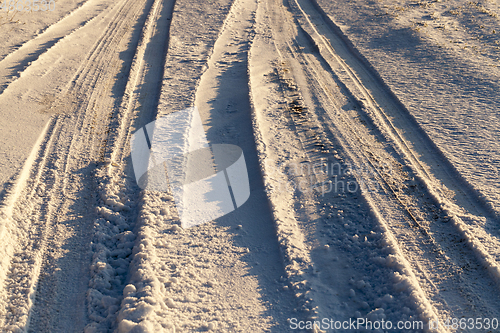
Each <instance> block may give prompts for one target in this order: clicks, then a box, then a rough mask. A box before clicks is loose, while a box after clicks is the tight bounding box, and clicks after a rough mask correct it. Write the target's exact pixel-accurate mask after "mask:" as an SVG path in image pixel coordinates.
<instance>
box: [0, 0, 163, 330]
mask: <svg viewBox="0 0 500 333" xmlns="http://www.w3.org/2000/svg"><path fill="white" fill-rule="evenodd" d="M152 4H153V1H148V2H146V3H144V4H141V3H132V4H131V3H129V2H128V1H125V0H124V1H121V2H119V3H117V4H116V5H115V6H114V7H113V10H112V11H111V15H112V18H111V20H110V21H109V23H108V26H107V29H106V30H105V31H104V33H103V35H102V36H101V38H100V39H99V40H98V41H97V42H96V43H95V46H94V48H93V50H92V52H91V53H90V54H89V56H88V57H87V58H86V59H85V61H84V62H83V65H82V66H81V68H80V70H79V73H78V74H77V75H76V76H75V79H74V81H73V82H72V84H71V86H70V87H68V91H67V93H68V94H72V95H75V96H77V97H78V101H79V102H78V103H74V104H68V103H67V101H66V100H65V96H64V94H63V97H61V98H60V99H59V100H57V101H56V103H54V105H55V106H56V107H66V108H68V109H69V110H68V111H67V114H66V115H62V116H57V117H54V120H53V122H52V124H53V125H50V129H51V131H50V133H48V135H50V136H49V139H48V143H47V144H45V145H44V147H43V150H40V151H41V152H42V153H43V155H42V156H41V157H39V158H38V159H39V160H41V162H39V163H37V164H35V165H33V166H32V168H31V173H32V174H38V178H35V179H36V180H35V181H34V183H31V184H30V185H31V186H32V187H31V188H29V189H28V190H27V192H28V193H31V194H30V195H28V196H26V197H27V198H28V200H26V201H21V202H11V205H12V206H14V205H15V207H16V208H15V209H13V210H14V214H13V215H14V219H17V220H23V219H24V222H25V223H26V222H28V223H26V224H25V227H24V228H22V227H20V228H19V230H16V231H19V235H18V236H19V238H20V239H21V242H20V244H17V245H16V246H15V247H14V248H15V251H16V253H15V254H14V255H13V258H14V259H13V263H12V265H11V268H10V272H9V280H7V281H6V283H7V284H6V285H5V289H6V291H7V292H8V294H7V295H6V302H7V304H8V303H9V300H10V301H13V300H15V302H13V303H11V304H9V305H8V306H5V309H6V313H4V314H5V318H6V322H5V323H4V325H3V326H4V330H6V331H16V330H22V331H27V330H28V325H29V330H30V331H36V332H41V331H50V332H56V331H63V332H66V331H68V328H71V330H73V329H75V330H80V331H82V330H83V328H84V326H85V325H86V324H87V321H88V319H87V314H86V313H87V311H86V310H85V308H86V299H85V298H86V294H85V291H86V290H87V289H88V284H89V279H90V278H91V276H89V273H88V265H89V264H90V260H89V256H92V252H91V251H89V248H90V242H91V240H92V237H95V236H93V234H94V233H96V232H97V233H99V230H93V224H94V223H93V222H91V221H93V220H95V213H94V212H93V210H94V209H93V208H92V207H95V206H96V203H97V202H99V201H101V202H102V200H103V199H104V200H105V199H106V198H105V197H104V195H103V198H97V197H95V193H96V192H99V186H101V185H102V184H99V185H98V181H99V180H103V179H101V178H99V176H98V173H97V176H96V175H95V168H96V165H95V162H97V161H98V160H100V159H102V157H103V153H104V146H103V142H105V137H106V133H108V132H109V126H113V123H112V121H111V120H112V119H111V118H112V117H113V116H118V114H117V112H115V113H112V112H111V111H110V110H113V105H114V104H115V105H116V104H118V105H120V100H121V98H122V97H121V96H123V89H124V88H125V84H124V82H123V83H122V81H123V80H122V81H120V80H116V75H117V74H119V73H120V72H121V73H122V74H125V75H126V76H128V72H129V69H128V66H129V63H130V62H131V61H132V55H133V54H132V55H129V57H130V60H129V61H130V62H129V63H127V56H126V54H127V53H128V54H130V51H131V50H132V51H134V50H135V49H136V48H137V43H138V41H139V34H140V29H141V27H142V25H143V24H144V21H145V18H146V14H147V13H148V12H149V8H150V7H151V5H152ZM136 22H138V24H136ZM141 22H142V23H141ZM132 24H136V25H135V27H134V29H130V26H131V25H132ZM147 37H148V36H146V38H147ZM127 43H130V44H127ZM143 43H144V41H143ZM127 49H128V51H127V53H123V54H122V57H123V59H120V57H119V54H118V52H119V51H120V50H127ZM113 84H114V86H113ZM120 89H122V92H120ZM122 113H123V111H122ZM104 180H106V179H104ZM20 181H21V180H20ZM104 185H106V184H104ZM113 186H115V184H113ZM124 192H127V191H124ZM128 192H130V191H128ZM21 193H22V194H26V191H24V192H21ZM101 193H103V192H102V191H101ZM37 194H38V195H39V196H40V198H38V199H36V200H29V198H33V197H36V195H37ZM103 194H104V193H103ZM126 194H129V193H126ZM20 195H21V194H19V196H20ZM131 196H132V198H133V196H134V195H133V193H132V195H131ZM124 197H125V193H123V195H122V198H121V199H123V198H124ZM14 201H15V199H14ZM105 201H106V200H105ZM129 201H131V200H129ZM125 202H126V201H125ZM107 204H108V205H109V206H110V207H111V208H114V209H117V207H116V205H113V202H112V203H111V204H110V202H109V200H107ZM89 208H90V209H89ZM124 208H126V207H125V205H124V204H121V206H120V207H118V209H117V210H123V209H124ZM16 210H17V211H16ZM19 210H20V211H19ZM61 213H62V214H61ZM125 215H127V214H125ZM128 215H130V214H128ZM125 218H130V221H127V223H128V229H131V226H132V225H133V224H130V223H132V222H133V220H134V217H133V214H132V216H126V217H125ZM108 224H109V222H108ZM23 232H24V234H23ZM128 232H130V231H128ZM18 258H22V259H23V260H19V259H18ZM118 288H120V286H119V285H118ZM75 289H76V292H75ZM118 294H121V291H120V290H118ZM87 296H88V295H87ZM68 304H71V306H68ZM101 304H102V302H101ZM110 305H112V304H110ZM89 306H90V308H89V316H90V317H91V315H92V314H93V313H94V312H95V309H94V308H93V307H94V306H95V305H93V304H92V303H90V304H89ZM99 311H100V310H99ZM78 327H79V328H80V329H78Z"/></svg>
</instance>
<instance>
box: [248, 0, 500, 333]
mask: <svg viewBox="0 0 500 333" xmlns="http://www.w3.org/2000/svg"><path fill="white" fill-rule="evenodd" d="M267 6H268V7H273V4H272V3H267ZM275 8H276V7H275ZM289 9H290V11H291V13H292V14H293V18H292V17H291V16H289V15H287V14H286V13H285V14H284V15H283V16H281V17H274V18H273V19H274V21H279V22H282V21H288V28H281V27H280V26H274V27H273V30H274V33H273V32H268V33H267V34H273V37H274V40H275V41H274V43H275V44H276V48H277V50H278V53H279V57H277V61H279V63H278V65H276V64H275V68H277V72H276V75H277V76H278V78H279V80H280V81H281V82H282V83H281V86H282V87H284V88H282V90H283V91H284V92H283V94H284V95H285V98H286V100H287V104H286V105H285V106H282V105H279V104H278V103H279V102H276V103H277V104H278V107H280V108H282V109H283V111H282V112H283V113H284V114H289V120H291V123H288V125H284V124H280V125H281V126H283V127H285V128H287V127H289V128H292V129H293V132H294V133H296V135H297V137H298V138H299V142H300V146H301V147H302V148H301V150H302V151H303V152H305V153H306V156H307V157H306V158H305V159H304V158H303V157H302V158H300V157H299V158H298V162H301V163H302V164H303V165H304V166H307V165H309V166H311V164H312V166H313V167H314V164H315V163H316V165H318V168H321V166H323V165H325V164H329V165H331V164H332V163H333V164H335V163H337V162H336V161H339V158H338V157H334V156H337V151H339V153H338V155H341V156H343V158H345V159H346V160H347V161H348V162H350V163H352V165H353V167H354V176H355V181H356V183H357V184H359V186H360V187H361V193H362V194H363V197H364V198H365V200H366V204H367V205H368V207H365V209H367V211H371V213H367V214H368V216H371V218H376V221H378V222H377V223H376V224H375V225H374V226H371V227H370V225H369V223H366V222H362V221H363V219H364V217H363V216H362V215H361V216H354V218H355V219H357V220H358V222H359V223H360V226H358V228H360V229H364V228H367V229H368V230H374V231H379V232H381V235H382V236H381V237H380V236H379V237H378V239H380V240H383V241H378V242H377V241H375V242H373V244H377V243H378V244H379V245H381V246H383V247H384V246H385V247H386V249H385V250H383V251H381V253H382V255H381V256H378V255H377V256H374V257H373V258H372V259H369V260H368V262H374V263H376V264H377V263H378V264H379V265H382V266H386V267H393V268H395V269H396V270H395V271H394V273H393V274H394V277H393V278H390V279H389V281H391V280H392V281H394V284H393V286H392V288H391V289H392V296H394V297H398V298H399V299H401V301H403V302H404V299H405V298H406V296H404V295H408V296H409V297H410V299H412V300H411V301H410V302H409V303H406V304H413V307H414V310H416V312H417V313H418V314H419V317H420V318H421V320H423V321H424V322H425V323H426V325H427V323H428V321H429V320H431V319H433V318H436V317H437V318H439V319H440V320H444V319H446V318H451V317H460V316H465V317H474V316H478V315H479V316H482V315H484V313H488V315H489V316H493V317H495V316H497V308H498V304H499V298H498V297H497V296H495V295H497V294H498V287H495V285H494V284H492V282H493V281H494V282H497V284H498V281H499V280H498V273H497V272H498V268H497V267H498V266H497V263H496V261H497V258H498V251H497V245H496V244H497V239H498V238H497V235H496V230H493V225H494V223H495V222H494V221H495V217H494V216H492V214H491V210H490V209H488V207H487V206H486V205H485V204H484V201H482V199H481V198H479V197H478V196H477V195H475V194H471V193H468V194H464V191H462V190H460V189H459V187H460V186H463V187H462V188H469V187H467V184H465V183H464V181H463V179H461V177H460V176H458V175H457V173H456V172H455V171H454V169H453V168H452V167H451V165H450V163H449V162H447V161H446V160H445V159H444V157H443V156H442V154H441V153H440V152H439V151H438V150H437V148H436V147H435V146H434V144H433V143H432V142H431V141H430V140H429V139H428V138H427V137H426V136H425V133H423V131H422V130H421V129H420V128H419V126H418V124H416V122H415V121H414V120H412V119H411V118H410V117H409V115H408V113H407V111H406V110H405V109H404V107H403V106H402V105H401V104H400V103H399V102H398V101H397V99H395V97H394V96H393V94H392V93H391V92H390V91H389V90H388V89H387V88H386V87H385V85H383V84H382V83H381V82H380V79H379V78H378V76H377V75H376V74H375V73H374V72H373V70H372V68H371V67H370V66H369V64H367V63H366V62H364V61H362V60H360V56H359V54H358V53H357V52H356V51H355V50H354V49H353V48H352V46H350V44H348V42H346V41H345V37H344V36H342V35H339V31H340V30H339V29H338V28H337V27H335V26H334V25H333V23H332V22H325V21H327V20H329V19H328V17H326V15H324V13H322V11H320V10H318V7H317V5H316V4H315V3H313V2H308V1H306V0H304V1H300V0H298V1H290V2H289ZM287 17H290V18H289V19H287ZM287 29H288V30H287ZM294 29H296V31H297V32H296V34H293V33H291V35H290V36H287V34H286V33H285V32H286V31H294ZM287 40H289V42H288V43H286V42H284V41H287ZM256 49H257V48H256ZM258 54H259V56H258V57H259V59H260V56H262V54H263V53H262V52H260V53H258ZM290 73H292V74H290ZM259 75H262V74H259ZM272 75H273V72H272V71H271V72H268V73H264V76H272ZM259 81H260V82H259ZM264 84H266V80H263V81H262V80H261V79H256V83H255V84H254V85H253V86H254V87H255V88H254V89H256V90H257V91H258V90H259V89H260V88H258V87H259V85H264ZM267 86H268V87H269V86H271V85H270V84H269V82H268V83H267ZM254 98H255V99H257V100H259V98H258V94H255V95H254ZM260 103H262V104H263V105H264V106H260V105H257V107H258V108H262V109H263V111H262V110H261V112H263V113H264V114H267V113H271V112H270V111H269V107H270V104H269V102H265V103H263V102H262V100H260ZM266 105H267V106H266ZM271 105H272V104H271ZM257 117H258V116H257ZM274 117H276V115H274ZM265 118H266V117H265V116H261V121H262V122H263V123H264V125H263V124H262V123H261V124H258V127H261V129H260V132H261V133H263V134H261V135H262V140H263V141H264V142H265V143H264V144H263V146H262V147H261V150H262V151H263V152H264V155H265V157H263V159H264V160H265V159H266V158H267V159H268V158H269V155H271V156H272V155H273V154H276V155H275V158H276V159H277V160H279V159H280V158H281V162H279V163H278V166H279V164H280V163H281V164H283V156H281V157H280V154H279V153H276V152H275V153H272V151H273V149H271V148H269V146H272V145H273V141H272V140H274V139H273V138H272V135H270V134H269V133H267V132H271V133H272V132H273V129H272V128H267V127H266V125H265V121H264V119H265ZM268 121H269V120H268ZM256 122H257V123H259V121H258V120H257V121H256ZM290 124H291V125H290ZM280 125H278V128H280ZM290 126H291V127H290ZM262 128H263V129H262ZM402 131H405V132H404V134H403V132H402ZM266 133H267V134H266ZM282 136H284V135H283V134H280V137H282ZM266 141H268V142H266ZM409 142H410V143H411V144H410V143H409ZM274 144H278V143H277V142H275V143H274ZM288 146H292V144H288ZM340 151H341V152H342V153H340ZM415 151H416V152H415ZM332 152H333V153H332ZM332 155H333V156H332ZM299 156H300V154H299ZM417 156H419V157H418V158H417ZM422 159H423V160H424V161H429V160H434V161H433V163H432V164H431V168H429V167H427V166H426V165H425V164H424V162H422ZM340 161H342V159H340ZM436 161H438V162H436ZM272 163H273V162H271V164H272ZM344 163H346V162H344ZM436 164H437V165H438V167H436ZM278 166H276V165H275V166H274V167H273V168H274V169H278V168H279V167H278ZM264 169H266V168H264ZM271 169H272V168H271ZM271 169H269V168H267V172H270V170H271ZM282 169H283V168H282ZM284 172H286V173H288V175H290V174H291V173H290V170H288V171H287V170H286V169H285V170H284ZM270 173H272V172H270ZM292 174H293V172H292ZM313 176H314V177H313V179H312V183H311V185H314V184H315V182H318V181H320V179H318V175H317V174H316V173H314V174H313ZM323 176H326V175H325V174H323ZM328 176H332V177H333V179H330V180H328V179H327V178H328V177H326V179H327V183H326V186H331V185H328V182H330V184H331V183H332V182H334V185H335V186H337V184H338V181H339V179H341V178H340V177H339V176H340V175H332V174H329V175H328ZM276 178H277V176H276V175H275V174H274V175H270V176H268V182H269V185H268V186H269V189H270V191H271V192H274V194H271V199H272V201H273V203H275V204H276V205H278V206H288V207H289V206H290V205H293V202H294V201H295V203H296V205H298V202H299V200H300V202H304V201H305V202H307V200H304V199H299V198H301V197H305V198H307V195H304V194H299V195H297V196H296V198H295V199H294V198H290V197H288V199H287V198H286V195H284V194H280V193H276V192H278V191H279V190H277V189H276V187H277V186H278V185H279V183H280V181H279V180H276ZM292 178H293V177H292ZM324 179H325V178H324ZM281 181H285V182H286V181H288V182H290V179H289V180H286V179H285V180H283V179H282V180H281ZM292 181H294V182H295V184H297V183H298V182H300V177H295V179H292ZM345 181H347V184H348V180H345ZM320 185H321V186H325V183H321V182H320ZM446 186H449V188H450V189H452V190H455V191H456V193H457V196H458V198H457V199H456V201H453V200H452V199H451V198H450V195H449V192H448V191H447V189H446ZM330 189H331V187H330ZM292 190H293V189H292ZM295 191H297V190H296V188H295ZM321 191H322V189H321V187H320V188H319V192H320V194H324V193H321ZM298 192H300V191H298ZM334 199H335V196H331V195H329V194H328V195H326V196H325V195H322V196H321V195H317V196H316V198H315V197H314V195H313V196H312V197H310V199H309V200H311V201H313V203H312V204H310V206H311V207H313V206H314V205H318V204H319V203H321V204H323V205H324V206H323V207H324V208H322V209H320V210H319V212H320V213H319V216H320V218H319V221H318V220H315V219H312V221H315V222H316V223H315V228H316V231H315V232H316V233H315V235H316V236H318V235H320V234H321V233H328V231H327V229H325V228H324V227H323V226H322V225H321V220H323V221H328V219H329V217H330V216H331V215H332V213H335V211H334V210H335V208H337V209H340V208H339V207H341V206H338V205H339V203H336V204H333V205H332V203H333V202H334ZM352 199H354V198H352ZM283 201H285V202H287V203H288V204H286V205H280V204H279V203H280V202H283ZM314 201H316V203H314ZM467 201H469V202H470V201H473V202H480V204H479V205H478V206H480V207H481V208H476V209H472V211H473V212H474V213H475V214H477V220H476V223H477V221H479V220H482V221H483V222H484V220H486V221H487V222H486V226H487V228H484V229H482V230H480V232H481V233H480V235H481V236H480V238H479V237H477V236H474V235H473V233H472V230H477V229H479V228H478V227H477V224H476V225H474V222H473V223H470V225H469V226H466V224H465V223H464V222H463V220H464V219H463V216H464V215H462V217H459V216H457V215H458V213H457V211H458V209H457V208H456V206H454V205H457V202H458V205H459V204H461V203H466V205H465V207H466V208H467V209H469V210H470V209H471V207H470V205H468V204H467ZM481 202H482V203H481ZM302 206H305V207H302ZM300 207H301V208H300V209H298V208H296V211H295V214H297V215H299V216H301V219H307V216H310V215H312V214H311V210H310V209H309V210H308V208H307V204H305V203H304V204H301V205H300ZM304 211H305V212H308V211H309V213H307V214H304ZM312 211H318V209H317V208H316V209H314V208H313V209H312ZM345 211H346V210H344V215H345V216H344V217H347V216H348V215H347V214H345ZM284 213H286V211H284V210H283V209H282V208H281V210H280V209H277V210H276V214H277V216H278V220H279V217H280V216H281V217H282V218H283V217H286V215H284ZM286 214H288V216H290V213H286ZM365 217H366V216H365ZM465 217H466V219H467V221H470V219H471V216H465ZM292 218H293V217H292ZM369 218H370V217H369ZM472 219H474V218H472ZM325 223H328V222H325ZM334 225H335V223H334ZM471 226H472V227H474V228H475V229H469V228H470V227H471ZM301 228H302V230H303V232H305V235H306V236H305V239H306V242H305V244H306V245H305V246H304V245H303V246H302V247H307V244H308V243H309V242H310V241H307V234H308V233H310V232H311V231H310V230H308V229H311V227H304V226H302V227H301ZM370 228H372V229H370ZM373 228H375V229H373ZM292 229H293V228H292ZM283 234H284V236H285V237H284V238H285V240H284V242H285V243H289V244H293V245H289V247H290V250H289V251H293V248H297V241H296V240H295V241H294V238H290V236H288V240H287V237H286V235H287V233H286V231H283ZM294 234H296V233H295V232H294ZM368 235H369V234H368ZM310 237H311V239H312V240H314V241H317V240H319V239H321V237H314V236H310ZM297 238H300V237H297V236H296V235H295V239H297ZM336 238H337V239H338V236H335V237H333V239H336ZM353 238H354V240H355V242H356V241H357V240H358V239H359V238H360V236H359V233H358V234H356V235H354V237H353ZM327 239H328V238H327ZM327 239H325V241H328V240H327ZM479 239H481V242H480V241H479ZM367 240H368V241H370V238H369V237H367V238H365V242H366V241H367ZM349 241H352V240H349ZM355 242H354V243H355ZM314 243H315V242H313V244H314ZM461 243H466V244H468V247H465V248H464V247H463V246H461V245H460V244H461ZM316 244H318V243H316ZM319 244H321V241H320V242H319ZM326 245H328V244H326ZM313 246H317V245H313ZM358 247H359V245H358V246H357V251H361V249H360V248H358ZM299 248H300V247H299ZM371 251H372V250H371ZM384 252H385V253H384ZM304 253H305V254H304V256H306V254H307V251H305V252H304ZM313 253H314V252H313ZM387 254H389V255H387ZM333 257H334V258H335V257H336V256H333ZM367 257H370V256H369V255H368V256H367ZM289 259H290V261H291V262H292V263H293V262H294V261H297V260H294V259H293V258H289ZM306 259H307V258H306ZM346 259H348V260H349V258H346ZM351 261H352V259H351ZM302 262H303V263H304V262H305V263H307V265H306V267H307V266H309V269H312V270H314V269H316V270H317V271H318V272H319V274H321V273H322V272H321V271H322V270H324V267H321V266H320V267H317V266H318V263H321V264H322V265H324V264H325V262H322V261H321V260H319V259H318V258H316V259H313V260H312V262H308V261H307V260H305V261H304V260H302ZM336 266H337V268H338V269H339V270H341V269H342V265H336ZM295 267H300V265H297V264H296V265H295ZM314 267H316V268H314ZM485 268H486V270H485ZM360 271H362V270H360ZM487 271H488V272H489V273H490V274H489V275H488V273H487ZM323 274H324V273H323ZM307 280H309V281H307ZM316 280H317V279H316ZM314 281H315V278H314V277H310V278H309V279H305V280H304V282H303V283H302V284H303V285H305V286H306V288H305V289H306V294H309V295H312V296H311V299H306V300H305V301H304V304H306V305H307V304H316V305H317V306H318V308H317V309H316V310H315V311H313V312H314V313H315V315H313V316H312V317H313V318H314V317H316V318H317V317H320V315H323V316H322V317H331V316H328V314H329V313H330V314H331V313H335V312H332V310H329V309H328V307H329V306H328V303H327V301H326V300H322V299H321V293H318V292H317V289H319V288H318V287H317V283H315V282H314ZM336 281H337V283H338V280H336ZM315 284H316V285H315ZM346 285H348V284H347V283H346ZM315 289H316V290H315ZM336 289H338V288H336V287H334V286H330V290H333V291H330V292H331V293H332V294H335V290H336ZM299 290H300V288H299ZM365 293H366V291H365ZM298 294H302V292H298ZM351 296H352V297H351V298H352V299H353V300H357V301H358V302H361V300H360V297H359V296H358V295H357V294H353V295H351ZM372 297H373V296H372ZM346 298H348V296H347V297H346ZM457 300H460V301H457ZM377 302H378V304H379V305H380V304H384V303H383V302H379V301H377V300H375V299H368V300H367V306H366V307H365V308H363V307H362V306H361V307H356V305H354V306H353V309H352V310H351V312H350V314H347V316H348V317H350V316H352V315H353V314H354V312H355V311H356V310H358V314H357V315H356V316H359V315H363V316H365V313H366V316H368V315H369V314H370V313H372V312H371V310H372V309H373V308H372V306H373V305H375V307H377V305H376V304H377ZM449 304H459V306H455V307H453V308H452V307H450V306H449ZM386 305H387V303H386ZM351 306H352V305H351ZM410 307H412V306H410ZM474 307H479V308H481V310H471V309H473V308H474ZM382 308H385V306H382ZM309 309H314V307H313V306H309ZM386 309H387V308H386ZM389 309H390V306H389ZM325 314H326V316H325ZM403 314H404V313H403ZM401 315H402V313H392V314H389V316H390V318H391V317H392V318H395V317H400V318H401ZM337 316H338V314H337ZM410 318H411V317H410ZM443 329H444V328H443Z"/></svg>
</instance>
